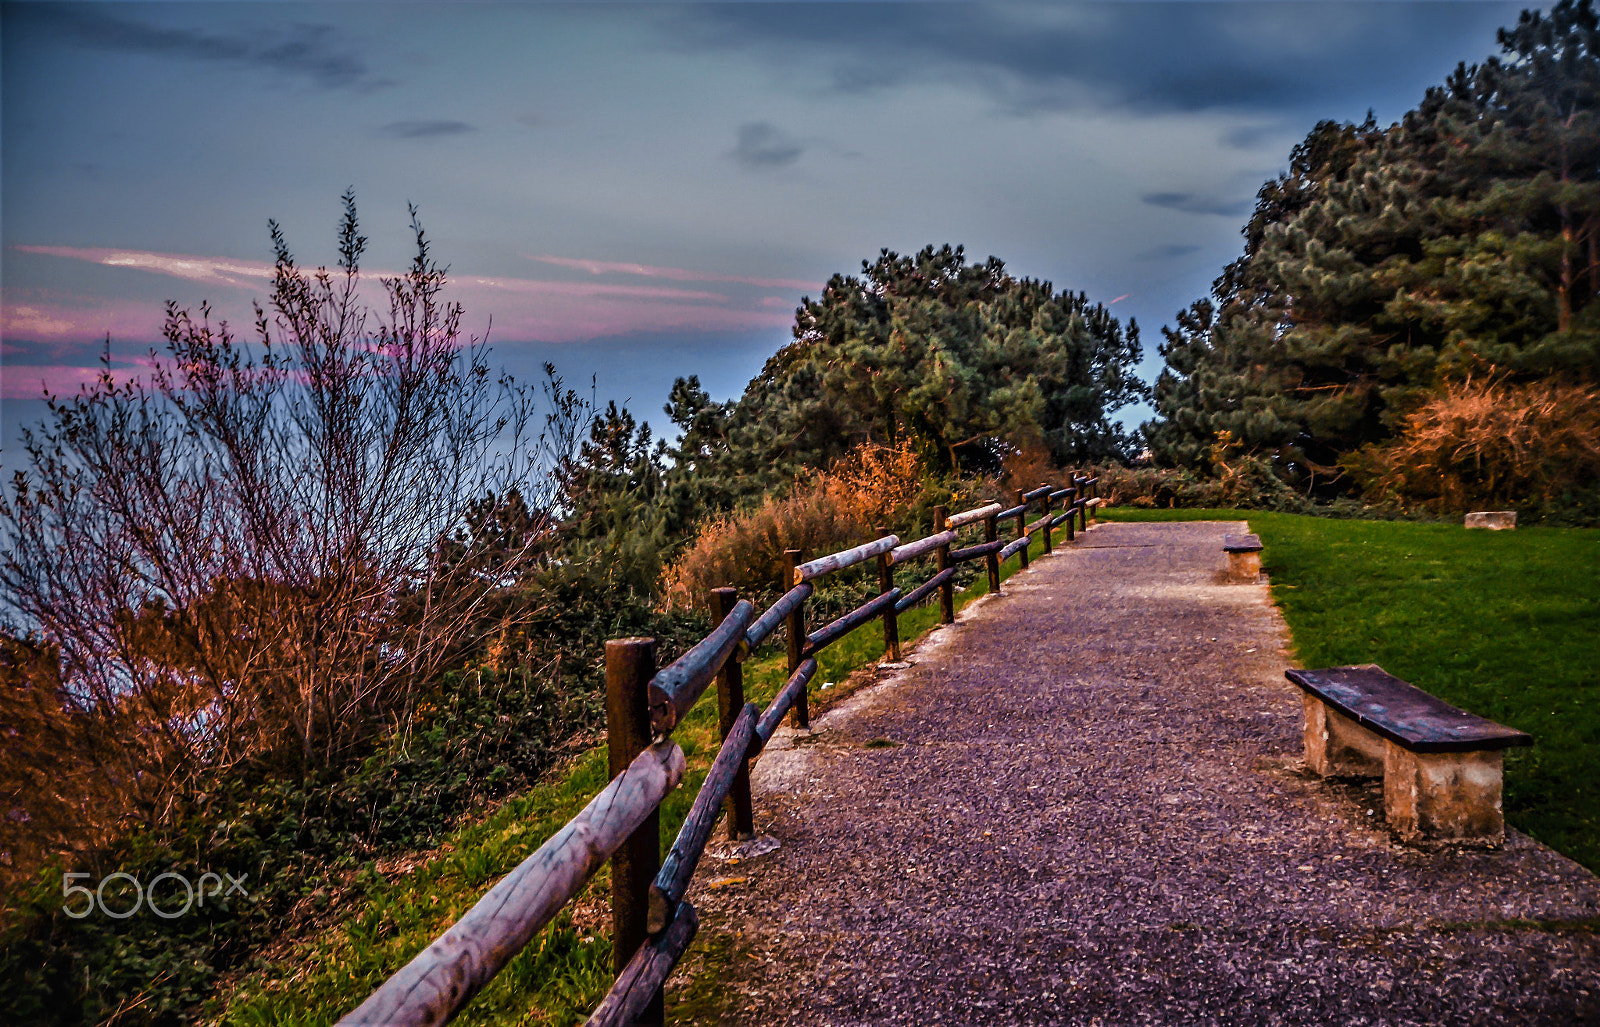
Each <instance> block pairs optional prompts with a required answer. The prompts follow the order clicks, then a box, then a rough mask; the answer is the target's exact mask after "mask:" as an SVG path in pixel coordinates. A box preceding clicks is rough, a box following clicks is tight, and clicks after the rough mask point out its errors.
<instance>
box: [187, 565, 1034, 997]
mask: <svg viewBox="0 0 1600 1027" xmlns="http://www.w3.org/2000/svg"><path fill="white" fill-rule="evenodd" d="M1042 548H1043V547H1042V545H1041V544H1040V543H1039V542H1037V541H1036V542H1035V543H1034V545H1033V547H1032V552H1033V553H1034V554H1038V553H1039V552H1041V551H1042ZM1016 570H1017V560H1016V558H1014V557H1013V558H1012V559H1011V560H1010V561H1008V562H1007V563H1006V564H1005V566H1004V567H1003V568H1002V577H1009V576H1010V575H1011V574H1013V573H1015V572H1016ZM987 592H988V580H987V577H986V576H984V575H983V574H982V573H981V565H980V574H979V578H978V580H977V581H975V582H973V584H972V585H971V586H969V587H968V588H967V589H965V590H963V591H959V592H957V593H956V601H957V606H958V608H959V607H960V606H965V605H966V604H967V603H969V602H971V601H973V600H974V599H976V598H978V597H979V596H981V595H984V594H985V593H987ZM938 620H939V604H938V600H937V598H936V597H935V598H933V599H931V600H930V601H929V602H927V603H924V604H923V605H921V606H919V607H918V608H916V609H915V610H910V611H907V612H906V613H904V614H902V615H901V616H900V622H899V627H900V637H901V639H902V640H904V641H905V642H906V643H907V644H909V643H910V642H911V641H912V640H914V639H916V638H917V637H918V636H919V635H921V634H923V633H924V632H926V631H927V630H928V629H930V628H932V627H933V626H934V625H936V624H937V623H938ZM816 626H817V625H811V627H813V628H815V627H816ZM882 657H883V632H882V630H881V628H880V627H879V622H877V621H874V622H872V623H870V624H867V625H865V626H864V627H862V628H859V629H857V630H856V631H854V632H852V633H851V634H850V635H849V636H847V637H846V638H844V639H841V640H840V641H839V642H837V643H835V644H834V645H832V646H829V647H828V648H827V649H825V650H823V652H822V653H821V655H819V656H818V658H817V663H818V669H817V675H816V677H815V678H814V679H813V683H812V686H811V706H812V710H813V715H815V713H816V712H819V711H820V710H821V709H824V708H826V706H827V705H828V703H829V702H830V701H832V700H833V699H835V698H836V697H841V696H842V695H843V694H844V691H845V690H844V689H843V688H837V689H828V690H820V685H821V684H822V683H823V682H840V683H842V682H843V681H844V680H845V679H846V678H847V677H848V676H849V674H850V673H851V672H852V671H854V670H856V669H858V668H861V667H864V666H866V665H867V664H869V663H872V662H874V661H876V660H879V659H881V658H882ZM787 676H788V675H787V671H786V666H785V663H784V657H783V656H782V655H781V653H780V654H778V655H765V656H761V657H759V658H756V659H752V660H751V661H749V662H748V663H746V664H745V694H746V698H747V699H749V700H750V701H751V702H755V703H757V704H758V705H763V706H764V705H765V704H766V703H768V702H770V701H771V699H772V697H773V696H774V695H776V694H777V691H778V689H779V688H780V687H781V686H782V685H783V683H784V681H785V680H786V678H787ZM673 738H674V739H675V740H676V741H677V742H678V744H679V745H680V746H682V748H683V750H684V753H685V755H686V756H687V757H688V770H687V772H686V773H685V775H684V781H683V784H682V785H681V786H680V787H679V788H678V789H677V790H676V791H674V792H673V793H672V794H671V795H669V796H668V797H667V799H666V801H665V802H664V803H662V806H661V844H662V853H663V855H665V853H666V850H667V849H668V848H669V847H670V846H671V844H672V841H673V839H674V838H675V837H676V836H677V833H678V828H679V827H680V826H682V823H683V818H684V817H685V816H686V815H687V814H688V812H689V807H690V806H691V805H692V804H693V802H694V797H695V795H696V794H697V793H698V792H699V790H700V783H701V782H702V781H703V780H704V779H705V774H706V770H707V768H708V767H709V766H710V764H711V760H712V759H713V758H714V757H715V756H716V751H717V746H718V744H719V739H718V735H717V704H716V689H715V687H712V688H710V689H708V690H707V692H706V694H705V695H704V696H702V698H701V700H700V702H699V703H697V704H696V705H695V707H694V708H693V709H692V710H691V711H690V712H689V715H688V716H687V717H686V718H685V719H684V721H683V722H682V723H681V724H680V725H679V726H678V728H677V729H676V730H675V731H674V732H673ZM605 783H606V752H605V749H604V747H603V746H602V747H598V748H595V749H593V750H591V751H589V752H587V753H585V754H584V755H583V756H582V757H580V758H579V760H578V761H577V762H576V764H575V765H574V766H573V768H572V769H571V770H570V771H569V772H568V773H566V774H563V775H561V776H560V777H559V779H557V780H554V781H552V782H550V783H548V784H545V785H541V786H540V787H538V788H534V789H531V790H529V791H528V792H526V793H524V794H522V795H519V796H517V797H515V798H513V799H511V800H509V801H507V802H505V803H504V804H502V805H501V806H500V807H499V808H497V809H496V810H495V811H494V812H493V813H492V814H491V815H490V816H489V817H488V818H487V819H486V820H484V821H483V822H482V823H479V824H474V825H471V826H468V827H464V828H462V829H461V830H459V831H457V832H455V833H454V834H452V835H451V836H450V837H449V839H448V840H447V841H446V842H445V843H444V844H443V845H441V846H440V847H439V849H438V850H436V851H435V852H434V853H433V854H431V855H429V856H428V857H427V859H426V861H425V862H423V863H422V865H421V866H419V867H418V868H417V869H416V870H414V871H412V872H410V873H408V874H405V875H404V876H401V877H398V878H397V879H395V880H392V881H389V880H385V879H384V878H383V877H381V876H380V875H378V874H377V873H376V871H375V870H373V869H371V868H368V869H365V870H363V872H362V875H361V877H360V879H359V881H358V882H357V884H358V894H356V895H354V896H353V897H352V898H351V899H350V900H349V909H348V912H347V913H346V914H345V915H344V917H343V919H342V921H341V922H340V923H339V924H338V925H337V926H335V927H332V928H329V929H327V930H325V931H323V932H322V933H320V934H319V935H317V936H315V937H313V938H309V939H307V940H304V941H301V942H298V943H296V944H295V945H294V946H293V949H292V951H291V952H289V953H287V954H283V955H280V956H278V957H277V958H275V959H273V960H272V961H271V962H270V963H268V964H267V965H265V966H264V967H262V968H261V969H260V970H258V971H257V972H255V973H253V974H252V975H250V976H249V977H248V978H246V979H245V980H244V981H243V982H242V983H241V984H240V986H239V987H238V988H237V989H236V990H234V991H233V992H232V993H231V994H230V995H228V996H227V997H226V998H225V999H219V1000H217V1001H216V1003H215V1006H216V1008H214V1009H212V1010H210V1011H209V1013H210V1016H209V1018H210V1019H212V1020H214V1021H215V1022H218V1023H220V1024H226V1025H237V1027H290V1025H296V1027H299V1025H306V1027H310V1025H317V1027H323V1025H326V1024H329V1023H333V1022H334V1021H335V1020H337V1019H338V1018H339V1017H340V1016H341V1015H342V1014H344V1013H347V1012H349V1011H350V1010H351V1009H354V1008H355V1006H356V1005H358V1004H359V1003H360V1002H361V1001H362V999H364V998H365V997H366V996H367V995H368V994H370V993H371V992H372V991H373V989H375V988H376V987H377V986H378V985H379V984H381V983H383V981H384V980H385V979H387V978H388V977H389V975H390V974H393V973H394V972H395V971H397V970H399V969H400V968H401V967H402V966H404V965H405V964H406V963H407V962H408V961H409V960H410V959H411V957H412V956H414V955H415V954H416V953H417V952H419V951H421V950H422V949H423V948H424V947H425V946H426V945H427V944H428V943H429V942H430V941H431V940H432V939H433V938H434V937H436V936H438V935H439V934H441V933H443V932H444V930H445V929H446V928H448V927H449V926H450V925H451V924H452V923H454V922H455V921H456V920H457V919H459V918H460V917H461V915H462V914H463V913H465V912H466V911H467V910H468V909H470V908H471V907H472V904H473V903H475V902H476V901H477V900H478V899H479V898H480V897H481V896H482V895H483V893H484V892H486V891H488V890H489V888H490V887H492V886H493V885H494V883H495V882H496V881H498V880H499V879H500V878H501V877H503V876H505V875H506V874H507V873H509V872H510V871H511V870H512V869H513V868H515V867H516V865H517V864H518V863H520V862H522V860H524V859H526V858H527V857H528V856H530V855H531V854H532V853H533V852H534V850H536V849H537V848H538V847H539V846H540V845H542V844H543V843H544V841H545V839H547V838H549V837H550V836H551V835H552V834H554V833H555V832H556V831H557V830H559V829H560V828H561V827H562V825H564V824H565V823H566V822H567V821H568V820H569V819H571V818H572V816H573V815H574V814H576V813H577V812H578V811H579V810H580V809H582V808H583V807H584V805H585V804H586V803H587V802H588V801H589V800H590V799H591V798H593V796H594V795H595V794H596V793H597V792H599V791H600V789H601V788H603V787H605ZM718 830H719V831H720V830H722V829H721V828H720V827H719V828H718ZM609 890H610V872H609V867H607V868H604V869H602V870H601V871H600V872H599V873H598V874H596V876H595V878H594V879H593V880H592V881H591V882H590V883H589V886H588V889H587V891H586V892H585V893H582V894H580V895H579V897H578V901H580V902H581V901H583V899H584V898H585V896H586V895H589V896H592V895H595V894H599V895H604V894H607V893H608V892H609ZM569 909H570V907H569ZM608 925H609V919H608V920H607V926H608ZM610 987H611V939H610V936H609V933H608V931H607V930H606V929H605V928H604V927H602V928H600V929H592V928H590V929H585V928H584V927H583V926H582V925H578V924H574V923H573V922H572V917H571V916H570V915H569V914H568V913H563V914H562V915H561V916H560V917H558V918H557V920H556V921H555V922H554V923H552V924H551V925H550V926H549V927H548V928H546V929H545V930H544V931H543V932H542V933H541V934H540V935H539V936H538V937H536V938H534V939H533V941H532V942H531V943H530V944H529V945H528V946H527V948H525V949H524V950H523V951H522V953H521V954H520V955H518V956H517V957H515V958H514V959H512V960H511V962H510V963H508V964H507V965H506V967H505V969H503V970H502V971H501V972H500V974H499V975H498V976H497V977H496V978H495V979H494V981H493V982H491V984H490V985H489V986H488V987H487V988H485V989H484V990H483V991H482V992H480V993H479V994H478V995H477V996H476V997H475V998H474V999H473V1000H472V1001H471V1002H469V1003H468V1004H467V1006H466V1008H465V1009H464V1010H463V1011H462V1013H461V1015H460V1016H458V1017H457V1018H456V1019H455V1020H454V1021H452V1022H454V1023H458V1024H497V1025H507V1024H518V1025H521V1024H547V1023H548V1024H577V1023H582V1022H583V1020H584V1019H586V1018H587V1017H588V1015H589V1013H590V1012H591V1011H592V1010H593V1009H594V1007H595V1006H596V1005H598V1004H599V1002H600V1000H601V998H603V997H604V996H605V993H606V991H607V990H608V989H609V988H610Z"/></svg>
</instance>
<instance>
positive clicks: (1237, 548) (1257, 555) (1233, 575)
mask: <svg viewBox="0 0 1600 1027" xmlns="http://www.w3.org/2000/svg"><path fill="white" fill-rule="evenodd" d="M1222 551H1223V552H1224V553H1227V554H1228V580H1229V581H1232V582H1235V583H1237V584H1243V585H1254V584H1255V583H1256V582H1258V581H1260V580H1261V539H1259V538H1257V537H1256V536H1255V535H1224V536H1222Z"/></svg>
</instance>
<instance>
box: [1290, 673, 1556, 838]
mask: <svg viewBox="0 0 1600 1027" xmlns="http://www.w3.org/2000/svg"><path fill="white" fill-rule="evenodd" d="M1285 676H1287V677H1288V679H1289V680H1290V681H1293V682H1294V683H1295V684H1296V685H1299V686H1300V688H1301V689H1302V690H1303V691H1304V693H1305V695H1304V697H1303V699H1304V707H1305V747H1306V763H1307V764H1308V765H1309V766H1310V767H1311V769H1312V770H1314V771H1316V772H1317V773H1318V774H1320V775H1322V776H1323V777H1379V776H1381V777H1382V778H1383V804H1384V812H1385V814H1386V815H1387V817H1388V820H1389V825H1390V826H1391V827H1393V828H1394V829H1395V831H1396V833H1398V834H1399V835H1400V837H1401V838H1403V839H1405V840H1407V841H1412V842H1430V841H1446V842H1470V843H1486V844H1490V845H1497V844H1499V843H1500V842H1501V841H1502V840H1503V839H1504V837H1505V820H1504V817H1503V815H1502V813H1501V808H1500V799H1501V789H1502V780H1503V768H1504V759H1503V756H1504V750H1505V749H1508V748H1510V747H1512V746H1519V745H1532V744H1533V739H1532V738H1531V737H1529V736H1528V735H1526V734H1524V733H1523V732H1521V731H1517V730H1515V729H1513V728H1508V727H1505V726H1503V725H1500V724H1496V723H1494V722H1493V721H1491V720H1485V719H1484V718H1482V717H1479V716H1476V715H1475V714H1471V713H1468V712H1466V711H1465V710H1460V709H1457V708H1456V707H1454V706H1451V705H1450V704H1449V703H1447V702H1445V701H1444V700H1442V699H1439V698H1437V697H1436V696H1432V695H1429V694H1428V693H1427V692H1424V691H1423V690H1422V689H1420V688H1417V687H1416V686H1414V685H1411V684H1409V683H1407V682H1405V681H1402V680H1400V679H1399V678H1397V677H1395V676H1394V675H1392V674H1389V673H1387V672H1386V671H1384V669H1383V668H1382V667H1379V666H1378V665H1376V664H1371V663H1369V664H1363V665H1360V666H1354V667H1327V668H1324V669H1321V670H1290V671H1286V672H1285Z"/></svg>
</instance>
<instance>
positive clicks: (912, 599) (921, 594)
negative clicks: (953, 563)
mask: <svg viewBox="0 0 1600 1027" xmlns="http://www.w3.org/2000/svg"><path fill="white" fill-rule="evenodd" d="M955 576H956V569H955V568H954V567H946V568H945V569H944V570H942V571H940V572H939V573H938V574H935V575H934V576H933V577H931V578H929V579H928V580H927V581H924V582H923V583H922V584H921V585H919V586H917V587H916V588H914V589H912V590H911V591H910V592H908V593H907V594H906V595H905V597H904V598H902V599H901V600H900V601H899V602H897V603H895V604H894V612H895V613H905V612H906V611H907V610H909V609H911V608H912V607H913V606H916V605H917V604H918V603H921V602H922V601H923V600H925V599H927V598H928V597H929V596H931V595H933V594H934V593H935V592H937V591H938V590H939V587H940V586H941V585H943V584H945V582H947V581H952V580H954V579H955Z"/></svg>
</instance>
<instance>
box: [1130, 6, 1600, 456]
mask: <svg viewBox="0 0 1600 1027" xmlns="http://www.w3.org/2000/svg"><path fill="white" fill-rule="evenodd" d="M1499 41H1500V43H1501V45H1502V46H1503V47H1504V48H1505V51H1506V55H1507V57H1506V59H1505V60H1501V59H1499V58H1490V59H1489V60H1487V61H1486V62H1484V64H1482V65H1480V66H1474V67H1467V66H1466V65H1462V66H1461V67H1459V68H1457V70H1456V72H1455V73H1454V74H1453V75H1452V76H1451V77H1450V79H1449V80H1448V81H1447V82H1446V83H1445V84H1444V85H1443V86H1439V87H1436V88H1434V89H1431V90H1429V92H1428V94H1427V96H1426V97H1425V98H1424V100H1423V102H1422V104H1421V105H1420V106H1419V107H1418V109H1417V110H1415V111H1412V112H1411V113H1410V114H1408V115H1407V116H1406V118H1405V119H1404V120H1403V121H1402V122H1401V123H1399V124H1396V125H1394V126H1392V127H1390V128H1389V129H1388V130H1386V131H1380V130H1378V129H1377V127H1376V126H1375V124H1374V123H1373V122H1372V119H1371V117H1370V116H1369V117H1368V120H1367V122H1366V123H1365V124H1362V125H1349V124H1346V125H1338V124H1335V123H1332V122H1324V123H1322V124H1320V125H1318V126H1317V127H1316V128H1315V129H1314V130H1313V131H1312V132H1311V134H1310V135H1309V136H1308V137H1307V138H1306V140H1305V141H1304V142H1302V143H1301V144H1300V145H1299V146H1297V147H1296V149H1295V151H1294V153H1293V154H1292V155H1291V163H1290V169H1289V171H1288V173H1286V174H1285V175H1283V176H1280V177H1279V178H1278V179H1277V180H1276V181H1274V182H1269V183H1267V185H1265V186H1264V187H1263V188H1262V190H1261V192H1260V193H1259V194H1258V197H1257V206H1256V211H1255V214H1254V216H1253V217H1252V218H1251V221H1250V222H1249V224H1248V225H1246V227H1245V229H1244V234H1245V238H1246V248H1245V254H1244V256H1243V257H1242V258H1240V260H1238V261H1236V262H1235V263H1234V264H1232V265H1230V266H1229V267H1228V268H1227V269H1226V271H1225V272H1224V273H1223V275H1222V276H1221V277H1219V278H1218V280H1217V282H1216V283H1215V285H1214V288H1213V296H1214V302H1212V301H1205V300H1203V301H1201V302H1199V303H1196V304H1195V305H1194V306H1192V307H1191V308H1190V309H1189V310H1188V311H1185V312H1184V313H1183V314H1181V315H1180V316H1179V318H1178V323H1177V326H1176V327H1175V328H1171V329H1166V330H1165V332H1164V334H1165V336H1166V342H1165V344H1164V345H1163V346H1162V347H1161V352H1162V355H1163V356H1165V357H1166V359H1167V368H1166V369H1165V370H1164V371H1163V373H1162V375H1161V378H1160V379H1159V381H1158V382H1157V385H1156V390H1155V395H1156V409H1157V412H1158V413H1159V414H1160V415H1161V416H1162V417H1163V418H1164V420H1163V421H1161V422H1157V423H1154V424H1152V425H1148V426H1146V431H1147V434H1148V437H1149V439H1150V441H1151V444H1152V448H1153V449H1154V450H1155V451H1156V452H1157V455H1158V456H1159V457H1160V458H1162V459H1163V460H1164V461H1166V462H1170V463H1177V464H1183V465H1190V466H1203V465H1204V463H1205V460H1206V457H1207V455H1208V453H1209V451H1210V447H1211V446H1212V445H1214V444H1215V443H1216V442H1217V441H1218V440H1219V438H1222V437H1223V436H1222V435H1221V433H1223V432H1227V433H1228V435H1227V436H1226V438H1227V439H1229V440H1231V441H1233V442H1237V443H1240V444H1242V445H1243V446H1244V447H1245V449H1246V450H1247V451H1248V452H1251V453H1254V454H1257V455H1261V456H1264V457H1268V458H1270V460H1271V461H1272V463H1273V466H1274V468H1275V470H1276V471H1277V472H1278V473H1279V474H1280V475H1282V476H1283V477H1285V478H1288V479H1290V480H1296V481H1301V480H1306V479H1308V478H1309V479H1313V480H1314V479H1316V478H1317V477H1319V476H1320V477H1321V478H1322V480H1324V481H1327V480H1331V479H1332V478H1334V477H1336V476H1337V473H1338V465H1339V464H1341V463H1342V462H1344V461H1345V460H1346V459H1347V457H1348V456H1349V454H1351V453H1353V452H1354V451H1355V450H1357V449H1359V448H1360V447H1361V446H1363V445H1366V444H1369V443H1374V442H1380V441H1382V440H1384V439H1386V438H1388V437H1390V436H1391V435H1392V434H1393V433H1394V432H1395V431H1396V429H1397V428H1398V427H1399V426H1400V424H1401V423H1402V421H1403V419H1404V417H1405V415H1406V414H1407V413H1409V412H1410V411H1411V410H1414V409H1416V408H1417V407H1418V406H1419V405H1420V404H1421V403H1423V402H1425V401H1426V400H1427V399H1428V398H1429V397H1431V396H1433V395H1434V394H1436V393H1437V391H1438V389H1439V388H1440V387H1441V383H1442V382H1443V381H1444V380H1446V379H1448V378H1450V377H1452V376H1455V377H1460V376H1462V375H1463V374H1466V373H1471V372H1479V371H1483V370H1487V369H1490V368H1493V369H1496V370H1499V371H1501V372H1505V373H1509V374H1511V375H1513V376H1515V377H1518V378H1522V379H1531V378H1538V377H1544V376H1549V375H1552V374H1565V375H1568V376H1573V375H1576V376H1580V377H1582V376H1587V375H1592V374H1593V373H1594V369H1595V366H1596V361H1597V358H1600V349H1597V339H1600V304H1596V303H1595V302H1594V299H1595V296H1596V294H1597V287H1600V259H1597V257H1600V125H1597V123H1596V115H1597V111H1600V46H1597V43H1600V37H1597V34H1596V18H1595V15H1594V12H1593V9H1592V6H1591V3H1590V0H1582V2H1579V3H1574V2H1572V0H1562V3H1560V4H1558V5H1557V6H1556V7H1555V8H1554V9H1553V10H1552V11H1551V12H1550V13H1549V14H1548V15H1541V14H1538V13H1524V14H1523V16H1522V18H1521V20H1520V21H1519V23H1518V25H1517V27H1516V28H1515V29H1510V30H1502V31H1501V32H1500V33H1499Z"/></svg>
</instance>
